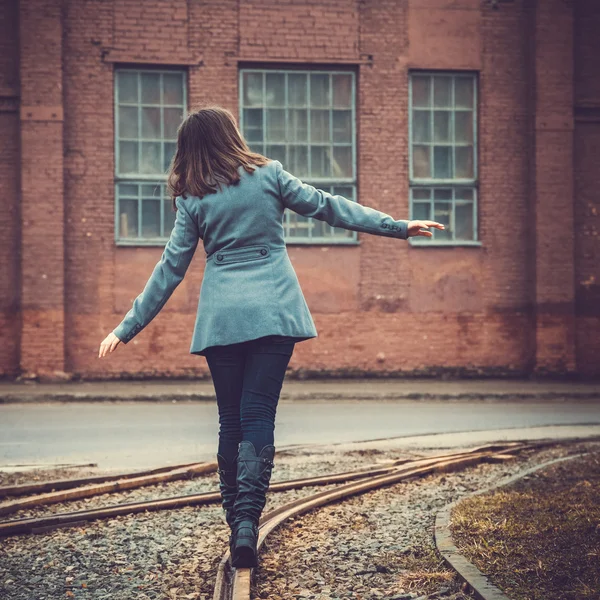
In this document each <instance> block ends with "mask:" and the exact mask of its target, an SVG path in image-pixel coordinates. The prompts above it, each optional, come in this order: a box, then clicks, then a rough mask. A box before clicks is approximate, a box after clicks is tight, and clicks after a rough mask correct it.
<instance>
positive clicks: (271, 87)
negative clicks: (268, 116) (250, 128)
mask: <svg viewBox="0 0 600 600" xmlns="http://www.w3.org/2000/svg"><path fill="white" fill-rule="evenodd" d="M284 86H285V76H284V75H283V73H267V88H266V94H267V97H266V103H267V106H279V107H281V108H283V107H284V106H285V87H284Z"/></svg>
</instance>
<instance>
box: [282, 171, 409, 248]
mask: <svg viewBox="0 0 600 600" xmlns="http://www.w3.org/2000/svg"><path fill="white" fill-rule="evenodd" d="M274 162H275V167H276V170H277V179H278V182H279V192H280V197H281V200H282V202H283V204H284V205H285V206H286V207H287V208H289V209H291V210H293V211H294V212H297V213H298V214H301V215H304V216H305V217H314V218H315V219H319V220H320V221H325V222H326V223H329V225H332V226H333V227H342V228H343V229H351V230H353V231H362V232H364V233H372V234H374V235H381V236H385V237H395V238H400V239H403V240H405V239H407V228H408V221H406V220H396V219H394V218H392V217H391V216H390V215H388V214H386V213H384V212H381V211H379V210H376V209H374V208H371V207H369V206H364V205H362V204H359V203H358V202H354V201H353V200H348V199H347V198H344V196H339V195H332V194H330V193H328V192H325V191H324V190H320V189H317V188H315V187H313V186H312V185H309V184H307V183H303V182H302V181H300V179H298V178H297V177H294V175H292V174H291V173H288V172H287V171H286V170H285V169H284V168H283V166H282V164H281V163H280V162H279V161H278V160H276V161H274Z"/></svg>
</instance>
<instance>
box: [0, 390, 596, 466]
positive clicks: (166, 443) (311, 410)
mask: <svg viewBox="0 0 600 600" xmlns="http://www.w3.org/2000/svg"><path fill="white" fill-rule="evenodd" d="M550 425H600V403H598V402H597V401H596V402H594V401H584V400H573V399H570V400H566V401H531V400H529V401H516V400H515V401H505V400H494V401H465V400H440V401H423V400H421V401H407V400H389V401H379V400H368V401H360V400H334V401H312V400H301V401H286V400H281V401H280V403H279V407H278V414H277V420H276V427H275V445H276V446H279V447H283V446H287V445H293V444H310V443H319V444H322V443H342V442H356V441H362V440H373V439H381V438H389V437H397V436H415V435H420V434H433V433H435V434H446V433H453V432H468V431H480V432H483V431H486V430H499V429H513V428H535V427H540V426H541V427H547V426H550ZM217 436H218V416H217V408H216V404H215V403H214V402H139V401H138V402H129V401H120V402H94V403H85V402H68V403H39V404H38V403H28V404H19V403H17V404H5V405H0V468H1V467H6V466H15V465H32V464H38V465H39V464H57V463H61V464H64V463H78V464H81V463H97V464H98V466H99V467H101V468H123V469H137V468H146V467H156V466H162V465H171V464H178V463H185V462H193V461H204V460H210V461H212V460H215V454H216V448H217V439H218V438H217Z"/></svg>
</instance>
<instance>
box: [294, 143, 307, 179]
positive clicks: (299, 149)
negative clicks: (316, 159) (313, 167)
mask: <svg viewBox="0 0 600 600" xmlns="http://www.w3.org/2000/svg"><path fill="white" fill-rule="evenodd" d="M289 171H290V172H292V173H294V175H296V177H301V178H302V177H307V176H308V174H309V173H308V146H290V164H289Z"/></svg>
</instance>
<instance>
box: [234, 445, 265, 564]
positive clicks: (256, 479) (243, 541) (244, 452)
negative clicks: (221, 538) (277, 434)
mask: <svg viewBox="0 0 600 600" xmlns="http://www.w3.org/2000/svg"><path fill="white" fill-rule="evenodd" d="M274 456H275V446H273V445H272V444H269V445H267V446H265V447H264V448H263V449H262V450H261V452H260V455H259V456H257V455H256V449H255V448H254V444H253V443H252V442H249V441H247V440H244V441H242V442H240V445H239V453H238V466H237V486H238V493H237V497H236V499H235V504H234V508H235V520H234V524H233V533H232V540H231V564H232V566H234V567H246V568H248V567H256V565H257V559H258V556H257V555H258V552H257V549H256V544H257V541H258V521H259V519H260V515H261V513H262V510H263V508H264V507H265V504H266V493H267V489H268V488H269V481H270V479H271V471H272V468H273V466H274V465H273V458H274Z"/></svg>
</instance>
